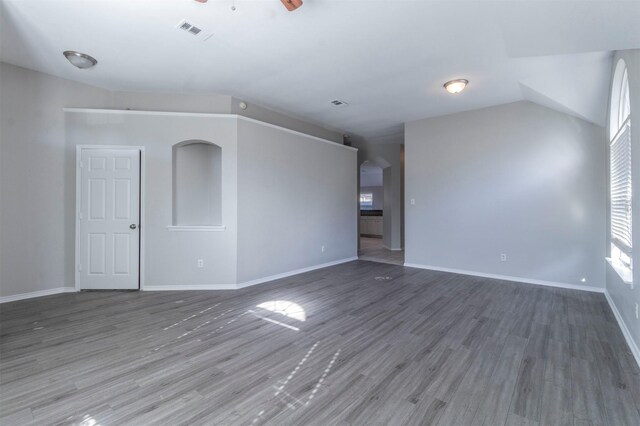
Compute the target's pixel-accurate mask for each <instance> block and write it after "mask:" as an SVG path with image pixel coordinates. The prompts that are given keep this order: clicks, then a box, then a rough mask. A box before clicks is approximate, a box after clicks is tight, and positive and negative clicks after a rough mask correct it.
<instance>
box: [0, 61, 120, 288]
mask: <svg viewBox="0 0 640 426" xmlns="http://www.w3.org/2000/svg"><path fill="white" fill-rule="evenodd" d="M0 93H1V95H0V202H1V203H2V205H1V208H0V296H7V295H12V294H19V293H28V292H33V291H40V290H48V289H53V288H59V287H65V286H73V282H74V270H73V256H72V257H71V258H69V254H70V253H73V250H74V240H73V232H74V226H75V225H74V220H73V204H71V205H70V204H69V202H71V203H73V201H74V197H75V193H74V191H75V182H74V173H75V161H74V160H73V158H69V156H68V155H67V150H66V142H65V119H64V112H63V111H62V107H78V106H82V107H95V108H98V107H104V106H108V105H110V102H111V94H110V93H109V92H108V91H106V90H102V89H97V88H94V87H91V86H87V85H83V84H78V83H73V82H70V81H68V80H63V79H60V78H56V77H51V76H47V75H45V74H42V73H38V72H34V71H28V70H25V69H24V68H18V67H14V66H11V65H7V64H3V63H0ZM84 143H92V139H89V140H86V141H84Z"/></svg>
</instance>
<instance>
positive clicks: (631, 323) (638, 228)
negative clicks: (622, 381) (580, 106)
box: [604, 49, 640, 346]
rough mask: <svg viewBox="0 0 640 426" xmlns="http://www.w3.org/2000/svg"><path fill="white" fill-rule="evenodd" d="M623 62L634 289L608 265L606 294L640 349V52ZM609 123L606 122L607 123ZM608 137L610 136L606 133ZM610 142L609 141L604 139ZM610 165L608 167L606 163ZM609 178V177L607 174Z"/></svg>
mask: <svg viewBox="0 0 640 426" xmlns="http://www.w3.org/2000/svg"><path fill="white" fill-rule="evenodd" d="M620 58H622V59H624V61H625V63H626V64H627V71H628V73H629V94H630V103H631V116H632V119H631V120H632V121H631V126H632V129H631V155H632V164H631V167H632V171H631V173H632V174H633V177H632V179H633V206H632V214H633V217H632V221H633V224H632V229H633V263H634V265H635V267H634V270H633V283H634V287H633V289H632V288H631V287H630V286H629V285H627V284H625V283H624V282H623V281H622V280H621V279H620V276H619V275H618V274H617V272H616V271H615V270H614V269H613V268H612V267H611V266H610V265H609V264H608V263H607V264H606V268H607V291H608V292H609V296H610V297H611V300H613V302H614V305H615V306H616V308H617V310H618V312H619V313H620V316H621V317H622V319H623V321H624V323H625V324H626V326H627V328H628V329H629V332H630V333H631V335H632V338H633V339H634V341H635V344H636V346H640V321H639V320H637V319H636V316H635V304H636V303H640V290H638V286H639V285H640V121H638V120H637V119H636V117H638V116H639V114H640V49H635V50H625V51H621V52H617V54H616V55H615V59H614V61H613V67H614V68H613V70H612V72H611V75H612V76H613V74H614V73H613V71H614V70H615V66H616V64H617V63H618V60H619V59H620ZM608 121H609V120H607V122H608ZM607 135H609V132H608V131H607ZM604 139H605V140H606V142H607V145H608V142H609V138H608V137H605V138H604ZM607 164H608V163H607ZM607 177H608V173H607ZM607 213H608V212H607ZM606 235H607V243H608V244H607V250H609V245H610V238H609V237H610V232H609V229H608V228H607V232H606Z"/></svg>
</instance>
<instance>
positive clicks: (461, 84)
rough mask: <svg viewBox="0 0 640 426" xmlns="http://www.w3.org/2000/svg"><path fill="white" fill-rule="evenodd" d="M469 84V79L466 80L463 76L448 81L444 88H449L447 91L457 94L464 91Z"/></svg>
mask: <svg viewBox="0 0 640 426" xmlns="http://www.w3.org/2000/svg"><path fill="white" fill-rule="evenodd" d="M467 84H469V80H465V79H464V78H462V79H460V80H451V81H447V82H446V83H445V84H444V88H445V89H446V90H447V92H449V93H453V94H454V95H455V94H457V93H460V92H462V91H463V90H464V88H465V87H467Z"/></svg>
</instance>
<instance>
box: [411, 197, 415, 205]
mask: <svg viewBox="0 0 640 426" xmlns="http://www.w3.org/2000/svg"><path fill="white" fill-rule="evenodd" d="M411 205H412V206H415V205H416V199H415V198H412V199H411Z"/></svg>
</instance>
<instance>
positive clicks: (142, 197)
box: [63, 108, 146, 291]
mask: <svg viewBox="0 0 640 426" xmlns="http://www.w3.org/2000/svg"><path fill="white" fill-rule="evenodd" d="M63 110H65V108H63ZM83 149H130V150H133V151H135V150H137V151H139V152H140V224H139V226H138V229H139V230H140V259H139V260H138V268H139V274H140V276H139V282H138V289H139V290H143V289H144V280H145V273H144V270H145V262H144V254H145V247H146V245H145V237H146V227H145V226H143V225H144V218H145V204H146V202H145V201H146V200H145V193H146V191H145V188H146V178H145V175H146V172H145V170H146V168H145V147H144V146H133V145H76V199H75V203H76V210H75V219H74V220H75V224H76V236H75V248H74V251H75V254H74V256H75V262H74V266H73V267H74V279H75V291H80V290H81V289H80V271H78V264H79V263H80V252H79V251H78V248H79V247H80V221H79V220H78V216H79V213H80V206H81V203H79V200H80V197H81V195H82V194H81V192H82V190H81V181H82V173H81V172H80V160H81V158H82V150H83Z"/></svg>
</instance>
